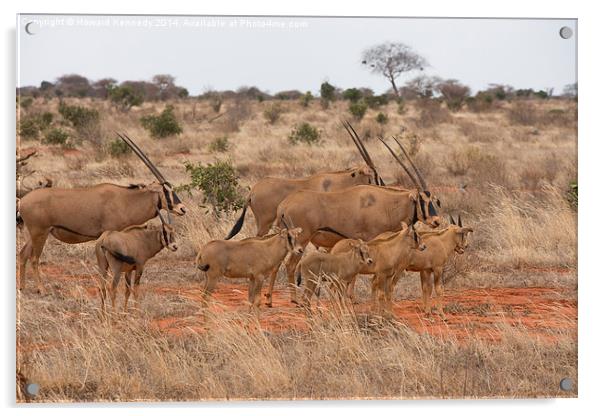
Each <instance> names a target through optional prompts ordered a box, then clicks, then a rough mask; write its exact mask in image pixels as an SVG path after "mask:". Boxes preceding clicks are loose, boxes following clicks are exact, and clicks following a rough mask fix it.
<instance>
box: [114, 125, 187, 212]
mask: <svg viewBox="0 0 602 416" xmlns="http://www.w3.org/2000/svg"><path fill="white" fill-rule="evenodd" d="M117 135H118V136H119V138H120V139H121V140H123V141H124V142H125V143H126V144H127V145H128V146H129V147H130V149H132V151H133V152H134V153H135V154H136V155H137V156H138V157H139V158H140V160H142V162H144V164H145V165H146V166H147V167H148V168H149V170H150V171H151V173H152V174H153V175H155V178H157V181H158V182H155V183H153V184H151V185H150V186H149V189H153V188H154V189H156V190H157V192H158V194H159V200H158V203H157V208H158V209H165V210H167V211H169V212H172V213H174V214H176V215H184V214H186V206H185V205H184V204H183V203H182V201H181V200H180V198H178V195H176V193H175V192H174V190H173V187H172V186H171V184H170V183H169V182H168V181H167V180H166V179H165V177H163V175H162V174H161V172H159V169H157V167H156V166H155V165H154V164H153V163H152V162H151V161H150V160H149V158H148V157H147V156H146V155H145V154H144V152H142V150H140V148H139V147H138V146H137V145H136V143H134V142H133V141H132V139H130V138H129V137H128V136H127V135H126V134H122V133H117Z"/></svg>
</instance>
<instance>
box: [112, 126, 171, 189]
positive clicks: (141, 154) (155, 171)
mask: <svg viewBox="0 0 602 416" xmlns="http://www.w3.org/2000/svg"><path fill="white" fill-rule="evenodd" d="M117 136H118V137H119V138H120V139H121V140H123V141H124V142H125V143H126V144H127V145H128V146H129V147H130V149H132V151H133V152H134V153H135V154H136V156H138V157H139V158H140V160H142V162H143V163H144V164H145V165H146V167H147V168H148V169H149V170H150V171H151V173H152V174H153V175H155V177H156V178H157V179H158V180H159V182H161V183H162V184H164V183H167V181H166V180H165V178H164V177H163V175H162V174H161V172H159V169H157V167H156V166H155V165H153V163H152V162H151V161H150V159H149V158H148V157H147V156H146V155H145V154H144V152H143V151H142V150H140V148H139V147H138V145H136V143H134V141H133V140H132V139H130V138H129V137H128V136H127V135H126V134H125V133H117Z"/></svg>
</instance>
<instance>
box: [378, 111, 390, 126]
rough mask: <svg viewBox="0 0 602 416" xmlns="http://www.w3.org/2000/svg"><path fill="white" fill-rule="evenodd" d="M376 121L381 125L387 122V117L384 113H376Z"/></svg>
mask: <svg viewBox="0 0 602 416" xmlns="http://www.w3.org/2000/svg"><path fill="white" fill-rule="evenodd" d="M376 122H377V123H378V124H381V125H384V124H387V123H388V122H389V117H388V116H387V115H386V114H385V113H378V114H377V115H376Z"/></svg>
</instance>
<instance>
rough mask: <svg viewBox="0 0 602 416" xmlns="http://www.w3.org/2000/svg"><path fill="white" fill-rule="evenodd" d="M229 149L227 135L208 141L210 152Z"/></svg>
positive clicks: (221, 151) (223, 151)
mask: <svg viewBox="0 0 602 416" xmlns="http://www.w3.org/2000/svg"><path fill="white" fill-rule="evenodd" d="M228 149H230V142H229V141H228V137H226V136H223V137H216V138H215V139H213V141H212V142H211V143H209V151H210V152H211V153H225V152H227V151H228Z"/></svg>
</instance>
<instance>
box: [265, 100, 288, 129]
mask: <svg viewBox="0 0 602 416" xmlns="http://www.w3.org/2000/svg"><path fill="white" fill-rule="evenodd" d="M283 112H284V110H283V109H282V106H280V104H277V103H274V104H271V105H270V106H269V107H268V108H266V109H265V110H264V112H263V116H264V117H265V119H266V120H267V121H268V123H270V124H274V123H276V122H277V121H278V119H279V118H280V115H281V114H282V113H283Z"/></svg>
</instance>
